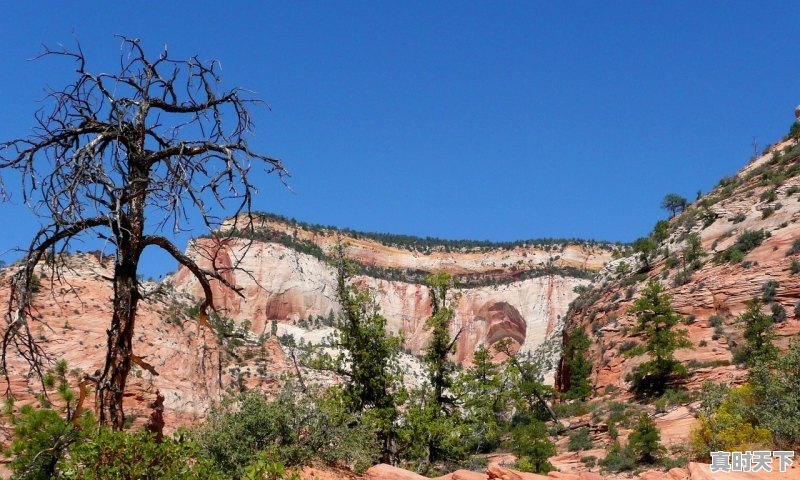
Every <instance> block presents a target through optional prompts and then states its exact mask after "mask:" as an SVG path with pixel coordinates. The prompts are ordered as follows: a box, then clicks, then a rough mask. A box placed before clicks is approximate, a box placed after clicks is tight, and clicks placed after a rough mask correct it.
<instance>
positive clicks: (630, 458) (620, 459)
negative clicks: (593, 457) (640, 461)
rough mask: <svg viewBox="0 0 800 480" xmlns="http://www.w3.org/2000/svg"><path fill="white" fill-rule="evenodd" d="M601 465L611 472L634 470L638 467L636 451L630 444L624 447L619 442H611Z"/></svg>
mask: <svg viewBox="0 0 800 480" xmlns="http://www.w3.org/2000/svg"><path fill="white" fill-rule="evenodd" d="M600 466H601V467H603V469H604V470H607V471H609V472H614V473H619V472H625V471H630V470H633V469H634V467H636V453H635V452H634V451H633V449H632V448H630V446H626V447H624V448H623V447H622V446H621V445H620V444H619V442H614V443H612V444H611V448H609V449H608V452H607V453H606V456H605V458H603V459H602V460H600Z"/></svg>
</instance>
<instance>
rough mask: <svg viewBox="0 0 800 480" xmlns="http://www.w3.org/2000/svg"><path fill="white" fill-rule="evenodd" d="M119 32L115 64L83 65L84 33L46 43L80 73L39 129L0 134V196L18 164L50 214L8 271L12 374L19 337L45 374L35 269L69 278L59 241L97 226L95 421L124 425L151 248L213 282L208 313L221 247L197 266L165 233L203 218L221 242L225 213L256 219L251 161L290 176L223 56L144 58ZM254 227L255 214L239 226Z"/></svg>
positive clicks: (28, 193) (40, 211)
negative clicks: (253, 138)
mask: <svg viewBox="0 0 800 480" xmlns="http://www.w3.org/2000/svg"><path fill="white" fill-rule="evenodd" d="M120 38H121V42H122V55H121V58H120V65H119V68H118V70H116V73H91V72H90V71H89V70H87V68H86V59H85V57H84V54H83V51H82V50H81V48H80V45H78V46H77V47H76V49H75V50H68V49H65V48H63V47H62V48H61V49H58V50H52V49H46V50H45V52H44V53H43V54H42V56H46V57H53V56H57V57H62V58H67V59H70V60H72V61H74V62H75V63H76V66H77V68H76V79H75V81H74V83H72V84H70V85H68V86H67V87H65V88H63V89H60V90H51V91H49V92H48V95H47V97H46V100H45V107H44V108H43V109H42V110H40V111H38V112H37V114H36V125H35V126H34V128H33V131H32V134H31V135H30V136H29V137H27V138H21V139H16V140H12V141H9V142H5V143H2V144H0V175H2V176H0V189H2V194H3V199H7V198H9V197H8V195H7V194H8V193H9V190H7V189H6V187H7V186H6V185H4V184H3V183H2V180H3V179H5V180H6V182H8V181H9V179H10V178H11V177H17V176H19V178H20V179H21V182H22V186H21V196H22V199H23V200H24V202H25V203H26V204H27V205H29V206H30V207H31V208H32V210H33V212H34V213H35V214H36V215H38V216H39V217H40V218H41V219H42V221H43V222H44V224H45V226H44V227H43V228H42V229H41V230H40V231H39V232H38V233H37V234H36V235H35V236H34V237H33V239H32V241H31V243H30V245H29V246H28V248H27V249H25V250H24V252H23V259H22V262H21V267H19V268H18V269H17V273H16V274H15V275H13V278H12V279H11V285H10V286H11V295H10V300H9V303H8V307H7V311H6V325H5V329H4V332H3V343H2V367H3V372H4V373H5V375H6V380H7V382H8V375H9V374H8V369H7V368H6V367H7V364H6V360H7V355H8V354H9V349H14V350H15V353H16V354H18V355H20V356H21V357H23V358H24V359H25V360H27V362H28V363H29V364H30V366H31V368H32V369H33V370H34V371H35V372H38V373H39V374H40V376H41V370H42V366H43V363H44V362H46V361H47V358H46V357H45V351H44V350H43V349H42V347H41V346H40V345H37V344H36V340H35V338H34V335H33V334H32V333H31V328H30V326H29V325H30V324H29V320H32V319H34V318H35V316H34V313H35V312H34V310H33V309H32V305H31V294H30V291H31V282H32V281H33V279H34V276H35V271H36V269H37V268H42V267H41V265H46V266H47V267H49V268H51V269H52V270H53V273H54V278H59V274H60V273H61V272H62V271H63V268H59V265H63V264H61V263H60V260H59V259H60V258H61V257H62V256H61V255H60V254H61V253H63V252H66V251H68V249H69V246H70V244H71V243H72V242H73V241H74V240H75V239H77V238H79V237H82V236H86V235H90V236H92V235H96V236H97V237H99V238H100V239H101V240H102V241H104V242H107V243H108V244H109V245H111V248H113V250H114V253H115V260H114V267H113V272H114V273H113V279H112V281H113V287H114V297H113V315H112V317H111V319H110V322H109V326H108V348H107V353H106V358H105V364H104V367H103V369H102V370H101V372H100V374H99V376H98V377H96V378H95V381H96V383H97V386H96V399H97V403H98V411H99V420H100V422H101V423H102V424H110V425H112V426H113V427H114V428H116V429H120V428H122V427H123V424H124V420H125V415H124V411H123V405H122V399H123V394H124V392H125V384H126V380H127V377H128V372H129V370H130V367H131V362H134V363H138V364H140V365H141V366H143V367H149V365H146V364H145V363H144V361H143V360H142V359H140V358H139V357H137V356H136V355H135V354H134V352H133V348H132V339H133V334H134V329H135V324H136V312H137V303H138V301H139V300H140V298H141V297H142V293H141V291H140V287H139V283H138V281H137V272H138V270H139V261H140V258H141V256H142V252H143V251H144V250H145V249H146V248H147V247H158V248H161V249H163V250H164V251H166V252H167V253H169V254H170V255H171V256H172V257H174V258H175V260H177V262H178V263H179V264H181V265H183V266H184V267H186V268H187V269H189V270H190V271H191V272H192V274H194V276H195V277H196V278H197V280H198V282H199V283H200V285H201V286H202V289H203V292H204V298H203V302H202V304H201V308H200V312H201V313H200V318H199V320H200V321H201V322H203V323H207V322H204V321H205V319H206V315H207V311H208V310H209V309H213V308H214V303H213V298H212V288H211V282H212V281H218V282H220V284H222V285H224V286H226V287H228V288H234V287H233V286H232V285H231V284H230V283H229V282H228V281H226V279H225V277H224V276H223V274H224V273H226V272H224V271H222V269H221V268H218V267H217V265H216V262H214V259H213V258H210V259H209V260H210V261H209V264H210V265H211V267H201V266H200V264H198V263H197V262H196V261H195V260H196V259H197V257H194V258H193V257H192V256H189V255H186V254H184V253H183V252H182V251H181V250H180V249H179V248H178V247H177V246H176V245H175V244H174V243H173V242H172V241H171V240H170V239H169V238H167V237H166V236H163V235H162V234H161V233H160V232H162V231H169V230H170V229H172V231H173V232H179V231H183V230H185V228H186V227H187V226H188V225H189V224H190V223H192V220H193V219H194V222H200V223H202V224H203V227H204V228H205V229H208V231H209V233H210V236H211V239H212V241H216V242H222V241H223V238H222V236H223V234H221V233H219V232H218V228H219V226H220V224H221V222H222V220H223V218H222V217H221V216H220V215H223V214H227V215H226V216H231V217H234V218H239V217H240V216H242V217H244V218H247V215H244V214H247V213H249V212H250V209H251V200H252V195H253V194H254V193H255V192H256V188H255V186H254V184H253V183H251V168H253V167H258V168H263V169H265V170H266V171H267V172H268V173H276V174H277V175H279V176H280V178H281V179H283V178H284V176H285V175H286V174H287V172H286V170H285V169H284V167H283V165H282V163H281V161H280V160H278V159H276V158H272V157H269V156H266V155H262V154H259V153H256V152H254V151H253V150H251V149H250V147H249V146H248V143H247V136H248V134H249V133H251V132H252V128H253V123H252V120H251V116H250V113H249V109H250V107H251V106H253V104H254V103H260V102H259V101H258V100H256V99H253V98H251V95H250V93H249V92H248V91H245V90H242V89H239V88H234V89H232V90H220V84H221V79H220V77H219V75H218V72H219V70H220V67H219V63H218V62H216V61H208V62H205V61H201V60H199V59H198V58H197V57H193V58H190V59H188V60H176V59H173V58H172V57H170V56H169V54H168V52H167V50H166V48H165V49H164V50H163V51H162V52H161V53H160V55H158V56H157V57H156V58H148V56H147V55H146V54H145V51H144V49H143V48H142V46H141V45H140V42H139V40H137V39H130V38H124V37H120ZM14 172H16V173H14ZM246 228H252V223H250V224H248V225H240V226H234V228H233V229H231V230H238V231H242V230H244V229H246ZM217 250H218V249H214V248H211V249H208V250H206V251H207V252H215V251H217ZM208 255H211V256H213V253H208ZM227 268H229V269H230V268H234V269H235V268H239V267H238V265H233V266H232V267H227ZM51 278H52V277H51ZM151 368H152V367H151ZM8 384H9V389H10V382H9V383H8Z"/></svg>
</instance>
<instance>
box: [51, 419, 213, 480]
mask: <svg viewBox="0 0 800 480" xmlns="http://www.w3.org/2000/svg"><path fill="white" fill-rule="evenodd" d="M64 478H67V479H75V480H78V479H80V480H117V479H119V480H128V479H134V478H137V479H138V478H142V479H145V478H146V479H153V480H156V479H163V480H178V479H180V480H195V479H197V480H201V479H203V480H205V479H209V480H212V479H222V478H224V477H222V475H221V474H220V473H219V472H218V471H217V470H216V468H215V467H214V465H213V463H212V462H211V461H210V460H209V459H206V458H204V457H203V456H202V455H200V454H199V453H198V450H197V446H196V445H195V444H194V442H191V441H183V440H175V439H172V438H169V437H164V438H163V439H162V440H161V441H160V442H158V441H156V440H155V436H154V435H153V434H152V433H150V432H147V431H142V432H137V433H128V432H124V431H112V430H109V429H106V428H101V429H100V430H99V432H98V433H97V434H96V435H95V436H94V437H93V438H91V439H90V440H88V441H86V442H81V443H79V444H76V445H75V446H74V447H73V448H72V449H70V456H69V460H68V461H67V462H66V465H65V467H64Z"/></svg>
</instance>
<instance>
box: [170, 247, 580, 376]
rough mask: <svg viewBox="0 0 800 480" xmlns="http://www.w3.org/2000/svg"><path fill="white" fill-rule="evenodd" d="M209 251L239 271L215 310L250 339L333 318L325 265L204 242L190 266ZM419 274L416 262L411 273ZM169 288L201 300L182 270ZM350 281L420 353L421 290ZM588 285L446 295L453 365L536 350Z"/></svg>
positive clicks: (550, 278)
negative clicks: (452, 311) (508, 344)
mask: <svg viewBox="0 0 800 480" xmlns="http://www.w3.org/2000/svg"><path fill="white" fill-rule="evenodd" d="M212 249H213V250H214V255H213V257H214V258H215V259H216V260H215V262H216V267H217V268H218V269H221V270H226V269H230V268H231V267H232V266H233V265H238V267H239V268H238V269H236V270H229V271H228V273H227V274H226V275H227V277H226V279H227V280H228V281H229V282H230V283H231V284H232V285H234V286H235V287H237V288H241V289H242V290H241V293H242V295H241V296H239V295H236V294H235V293H234V292H233V291H231V290H230V289H229V288H227V287H225V286H223V285H221V284H220V283H219V282H213V284H212V286H213V289H214V296H215V299H216V307H217V308H219V309H220V310H221V311H222V312H224V313H225V315H227V316H229V317H231V318H233V319H235V320H237V321H238V322H243V321H245V320H247V321H249V324H250V328H251V330H252V332H253V333H254V334H255V335H261V334H264V333H266V332H268V331H269V329H270V323H271V321H272V320H277V321H278V322H281V323H289V324H295V325H296V324H297V323H298V322H299V321H301V320H304V319H306V318H307V317H309V316H311V317H317V316H322V317H325V316H327V315H328V314H329V312H334V313H337V312H338V305H337V304H336V300H335V277H334V271H333V269H332V268H331V267H330V266H329V265H327V264H326V263H325V262H323V261H320V260H318V259H317V258H315V257H313V256H310V255H306V254H303V253H298V252H296V251H294V250H292V249H290V248H288V247H285V246H283V245H279V244H275V243H268V242H260V241H253V242H250V241H248V240H245V239H238V238H231V239H226V240H225V241H224V243H223V246H222V247H221V248H218V247H216V246H215V243H214V242H213V241H211V240H208V239H205V240H204V239H199V240H197V241H195V242H194V243H193V244H192V248H191V249H190V252H191V251H194V252H195V254H194V258H195V259H196V260H197V261H198V262H200V263H201V264H204V266H205V267H210V260H209V259H208V258H207V257H208V256H207V255H199V254H197V252H198V251H200V252H208V251H209V250H212ZM361 258H363V257H361ZM438 265H441V263H440V264H438ZM456 265H458V264H456ZM419 266H420V264H419V262H416V263H415V268H419ZM459 268H460V267H459ZM173 281H174V284H175V285H176V288H179V289H184V290H185V291H187V292H190V293H191V294H192V295H194V296H199V295H200V293H201V288H200V285H199V284H198V282H197V280H196V279H195V278H194V277H193V276H192V275H191V273H190V272H189V271H188V270H187V269H180V270H179V271H178V272H177V273H176V274H175V276H174V279H173ZM355 281H356V283H358V284H359V285H361V286H365V287H369V288H370V289H371V290H372V291H374V292H375V294H376V299H377V301H378V304H379V305H380V307H381V312H382V314H383V315H384V316H385V317H386V319H387V321H388V326H389V329H390V330H391V331H393V332H395V333H397V332H402V333H403V335H404V337H405V344H406V347H407V348H408V349H409V350H410V351H411V352H412V353H419V352H421V351H422V349H423V348H424V347H425V345H427V341H428V336H429V334H428V332H427V331H426V330H425V328H424V324H425V320H426V319H427V318H428V317H429V316H430V314H431V305H430V297H429V292H428V288H427V287H425V286H424V285H421V284H416V283H407V282H399V281H390V280H385V279H378V278H373V277H367V276H363V275H362V276H357V277H356V278H355ZM587 283H588V280H585V279H579V278H572V277H566V276H560V275H543V276H539V277H534V278H528V279H525V280H520V281H517V282H510V283H503V284H499V285H493V286H485V287H475V288H464V289H457V290H456V291H455V292H453V293H454V294H455V295H454V298H456V302H457V306H456V317H455V320H454V322H453V331H454V332H453V333H455V332H458V331H461V334H460V336H459V344H458V345H459V346H458V351H457V358H456V360H457V361H459V362H469V361H470V360H471V358H472V353H473V352H474V350H475V348H476V347H477V346H478V345H484V344H485V345H487V346H490V345H492V344H494V343H495V342H497V341H499V340H501V339H504V338H510V339H511V340H512V342H513V343H514V344H516V345H517V346H518V347H522V348H525V349H527V350H533V349H535V348H536V347H537V346H538V345H539V344H541V343H542V341H543V340H544V338H545V337H546V336H547V334H548V333H550V332H551V331H552V330H553V328H554V327H555V324H556V322H557V321H558V320H559V318H560V317H561V316H563V315H564V314H565V313H566V311H567V306H568V305H569V302H570V301H572V299H573V298H574V297H575V296H577V294H576V293H575V291H574V289H575V287H577V286H579V285H585V284H587Z"/></svg>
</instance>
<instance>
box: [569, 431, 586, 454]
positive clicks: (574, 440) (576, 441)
mask: <svg viewBox="0 0 800 480" xmlns="http://www.w3.org/2000/svg"><path fill="white" fill-rule="evenodd" d="M591 448H592V437H591V436H589V427H583V428H579V429H577V430H574V431H572V432H569V443H568V444H567V449H568V450H569V451H570V452H580V451H581V450H590V449H591Z"/></svg>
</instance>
